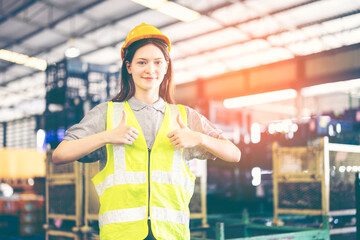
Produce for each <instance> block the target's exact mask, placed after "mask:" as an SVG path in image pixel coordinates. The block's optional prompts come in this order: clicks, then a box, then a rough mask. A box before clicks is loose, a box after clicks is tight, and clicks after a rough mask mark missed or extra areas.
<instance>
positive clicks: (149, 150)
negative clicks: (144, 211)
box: [148, 148, 151, 217]
mask: <svg viewBox="0 0 360 240" xmlns="http://www.w3.org/2000/svg"><path fill="white" fill-rule="evenodd" d="M148 152H149V155H148V156H149V157H148V184H149V186H148V190H149V195H148V217H150V191H151V189H150V154H151V149H150V148H148Z"/></svg>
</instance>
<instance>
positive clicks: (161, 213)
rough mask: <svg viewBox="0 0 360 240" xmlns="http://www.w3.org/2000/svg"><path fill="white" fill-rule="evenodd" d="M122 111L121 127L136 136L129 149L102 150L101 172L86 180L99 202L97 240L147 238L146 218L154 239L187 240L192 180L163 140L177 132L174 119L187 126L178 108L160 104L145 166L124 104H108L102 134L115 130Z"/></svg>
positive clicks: (143, 149)
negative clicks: (124, 117) (162, 110)
mask: <svg viewBox="0 0 360 240" xmlns="http://www.w3.org/2000/svg"><path fill="white" fill-rule="evenodd" d="M123 109H125V112H126V114H127V122H126V125H128V126H132V127H134V128H136V129H138V130H139V131H140V133H139V135H138V138H137V139H136V140H135V142H134V143H133V144H132V145H124V144H107V145H106V148H107V155H108V158H107V163H106V166H105V168H104V169H103V170H102V171H100V172H99V173H98V174H97V175H96V176H95V177H94V178H93V179H92V181H93V183H94V185H95V188H96V191H97V193H98V195H99V200H100V212H99V227H100V239H101V240H119V239H121V240H127V239H129V240H137V239H139V240H142V239H144V238H145V237H146V236H147V235H148V225H147V224H148V221H147V220H148V218H149V217H150V220H151V229H152V231H153V234H154V236H155V238H156V239H158V240H179V239H185V240H186V239H190V230H189V217H190V212H189V207H188V206H189V202H190V199H191V197H192V194H193V191H194V184H195V176H194V175H193V174H192V173H191V172H190V170H189V169H188V167H187V166H186V164H185V162H184V160H183V149H178V148H175V147H173V145H172V144H171V143H170V141H169V138H168V137H167V136H166V135H167V134H168V133H169V132H170V131H173V130H175V129H177V128H179V125H178V123H177V121H176V117H177V115H178V114H181V117H182V120H183V122H184V123H185V124H187V116H186V111H185V108H184V106H182V105H173V104H167V103H166V106H165V116H164V120H163V123H162V125H161V127H160V129H159V132H158V134H157V136H156V139H155V142H154V146H153V148H152V150H151V153H150V161H149V150H148V147H147V145H146V141H145V137H144V134H143V133H142V131H141V127H140V125H139V123H138V122H137V120H136V118H135V115H134V113H133V112H132V110H131V108H130V106H129V104H128V103H127V102H108V111H107V127H106V128H107V130H109V129H112V128H114V127H117V126H118V125H119V123H120V121H121V118H122V110H123ZM149 162H150V166H149ZM149 189H150V190H149ZM149 191H150V192H149ZM148 216H149V217H148Z"/></svg>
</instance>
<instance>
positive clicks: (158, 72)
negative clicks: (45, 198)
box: [126, 44, 168, 94]
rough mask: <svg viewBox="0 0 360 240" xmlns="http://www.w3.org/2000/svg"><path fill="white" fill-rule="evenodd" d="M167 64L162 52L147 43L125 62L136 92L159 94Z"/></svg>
mask: <svg viewBox="0 0 360 240" xmlns="http://www.w3.org/2000/svg"><path fill="white" fill-rule="evenodd" d="M167 65H168V64H167V62H166V60H165V57H164V54H163V53H162V52H161V50H160V49H159V48H158V47H156V46H155V45H153V44H148V45H145V46H143V47H141V48H139V49H138V50H137V51H136V52H135V54H134V58H133V60H132V62H131V63H129V62H128V61H127V62H126V68H127V70H128V72H129V74H131V75H132V78H133V80H134V84H135V88H136V93H140V92H143V93H145V92H153V93H156V94H159V88H160V84H161V83H162V81H163V79H164V76H165V74H166V71H167Z"/></svg>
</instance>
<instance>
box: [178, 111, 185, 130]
mask: <svg viewBox="0 0 360 240" xmlns="http://www.w3.org/2000/svg"><path fill="white" fill-rule="evenodd" d="M176 121H177V122H178V124H179V126H180V128H186V125H185V124H184V123H183V121H182V119H181V116H180V114H178V116H177V118H176Z"/></svg>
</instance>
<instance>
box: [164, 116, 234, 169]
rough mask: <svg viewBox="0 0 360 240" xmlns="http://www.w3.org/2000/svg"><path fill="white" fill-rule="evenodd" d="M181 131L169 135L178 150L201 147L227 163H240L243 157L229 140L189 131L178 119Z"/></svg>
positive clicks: (178, 118) (179, 118)
mask: <svg viewBox="0 0 360 240" xmlns="http://www.w3.org/2000/svg"><path fill="white" fill-rule="evenodd" d="M177 122H178V124H179V126H180V129H177V130H174V131H172V132H170V133H169V134H168V137H169V139H170V142H171V143H172V144H173V146H175V147H177V148H192V147H196V146H201V147H202V148H204V149H205V150H207V151H209V152H210V153H212V154H213V155H215V156H216V157H218V158H221V159H222V160H224V161H227V162H239V161H240V157H241V152H240V150H239V149H238V148H237V147H236V146H235V145H234V144H233V143H232V142H230V141H229V140H225V139H217V138H214V137H211V136H208V135H205V134H203V133H200V132H196V131H193V130H191V129H189V128H188V127H187V126H186V125H185V124H184V123H183V122H182V120H181V117H180V115H178V117H177Z"/></svg>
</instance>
